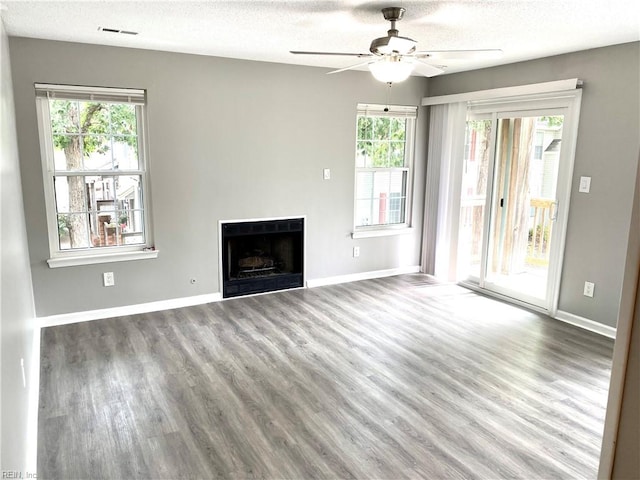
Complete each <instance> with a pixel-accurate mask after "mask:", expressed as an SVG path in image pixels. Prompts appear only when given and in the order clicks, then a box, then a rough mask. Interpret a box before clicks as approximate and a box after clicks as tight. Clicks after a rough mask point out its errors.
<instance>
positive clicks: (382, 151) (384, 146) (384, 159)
mask: <svg viewBox="0 0 640 480" xmlns="http://www.w3.org/2000/svg"><path fill="white" fill-rule="evenodd" d="M372 156H373V165H372V166H373V167H388V166H389V143H388V142H375V143H374V144H373V151H372Z"/></svg>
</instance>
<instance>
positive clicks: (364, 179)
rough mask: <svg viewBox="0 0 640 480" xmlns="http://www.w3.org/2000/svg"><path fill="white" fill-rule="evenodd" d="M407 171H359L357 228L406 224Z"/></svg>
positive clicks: (357, 180)
mask: <svg viewBox="0 0 640 480" xmlns="http://www.w3.org/2000/svg"><path fill="white" fill-rule="evenodd" d="M407 176H408V172H407V171H406V170H405V171H395V172H391V171H381V172H358V173H357V177H356V190H357V193H356V194H357V200H356V226H360V227H362V226H366V225H390V224H397V223H405V210H406V189H407Z"/></svg>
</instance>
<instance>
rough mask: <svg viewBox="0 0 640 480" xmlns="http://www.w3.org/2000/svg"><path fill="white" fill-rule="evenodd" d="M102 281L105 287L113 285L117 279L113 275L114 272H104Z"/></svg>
mask: <svg viewBox="0 0 640 480" xmlns="http://www.w3.org/2000/svg"><path fill="white" fill-rule="evenodd" d="M102 283H103V284H104V286H105V287H113V286H114V285H115V284H116V279H115V277H114V276H113V272H104V273H103V274H102Z"/></svg>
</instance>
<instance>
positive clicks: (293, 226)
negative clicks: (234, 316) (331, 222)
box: [222, 218, 304, 298]
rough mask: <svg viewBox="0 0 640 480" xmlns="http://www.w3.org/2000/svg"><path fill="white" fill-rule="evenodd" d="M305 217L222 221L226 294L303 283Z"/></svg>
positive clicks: (224, 287)
mask: <svg viewBox="0 0 640 480" xmlns="http://www.w3.org/2000/svg"><path fill="white" fill-rule="evenodd" d="M303 231H304V219H302V218H296V219H287V220H271V221H259V222H240V223H226V224H223V225H222V245H223V248H222V250H223V251H222V267H223V272H224V275H223V289H222V290H223V291H222V293H223V297H224V298H227V297H234V296H239V295H248V294H252V293H262V292H271V291H275V290H282V289H285V288H295V287H301V286H302V285H303V276H302V274H303V245H304V237H303Z"/></svg>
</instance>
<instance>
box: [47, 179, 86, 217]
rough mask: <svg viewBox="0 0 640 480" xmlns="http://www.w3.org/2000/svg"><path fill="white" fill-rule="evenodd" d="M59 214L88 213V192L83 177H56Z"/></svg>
mask: <svg viewBox="0 0 640 480" xmlns="http://www.w3.org/2000/svg"><path fill="white" fill-rule="evenodd" d="M54 189H55V191H54V194H55V197H56V209H57V212H59V213H63V212H71V213H80V212H86V211H87V190H86V188H85V179H84V177H82V176H72V177H54Z"/></svg>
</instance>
